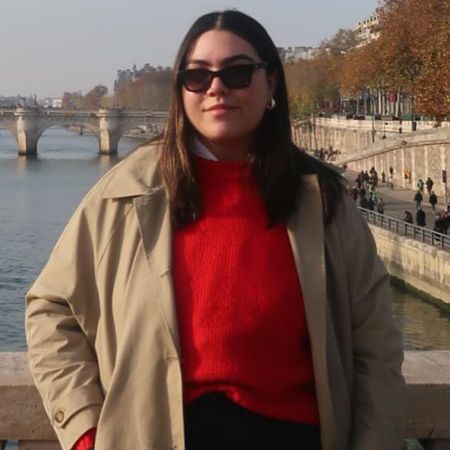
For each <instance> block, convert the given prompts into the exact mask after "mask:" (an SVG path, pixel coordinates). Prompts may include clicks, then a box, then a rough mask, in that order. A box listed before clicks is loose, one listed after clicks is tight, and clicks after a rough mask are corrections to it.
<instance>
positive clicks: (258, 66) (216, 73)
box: [177, 61, 268, 94]
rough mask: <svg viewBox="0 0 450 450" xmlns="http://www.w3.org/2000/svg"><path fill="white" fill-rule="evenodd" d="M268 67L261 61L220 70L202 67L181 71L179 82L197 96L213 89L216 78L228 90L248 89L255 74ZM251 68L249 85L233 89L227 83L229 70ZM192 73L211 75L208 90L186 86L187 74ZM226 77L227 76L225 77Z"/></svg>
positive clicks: (265, 62) (179, 72)
mask: <svg viewBox="0 0 450 450" xmlns="http://www.w3.org/2000/svg"><path fill="white" fill-rule="evenodd" d="M267 65H268V63H267V61H261V62H258V63H242V64H236V65H232V66H227V67H224V68H222V69H219V70H209V69H204V68H202V67H198V68H195V69H184V70H179V71H178V74H177V76H178V80H179V81H180V82H181V84H182V85H183V86H184V88H185V89H186V90H187V91H189V92H194V93H196V94H199V93H201V92H206V91H207V90H208V89H209V88H210V87H211V83H212V82H213V80H214V78H216V77H217V78H219V79H220V81H221V82H222V83H223V84H224V85H225V86H226V87H227V88H228V89H245V88H247V87H249V86H250V85H251V83H252V79H253V73H254V72H255V71H256V70H258V69H263V68H266V67H267ZM242 66H244V67H250V68H251V69H252V72H251V73H250V76H249V81H248V83H246V84H244V85H242V86H241V85H239V86H238V87H232V86H229V85H228V84H227V82H226V80H224V72H225V73H226V71H228V70H232V69H234V68H236V67H242ZM192 71H204V72H206V73H208V75H209V82H208V85H207V86H206V88H201V89H190V88H189V87H188V86H186V80H185V79H184V76H185V75H186V74H188V73H189V72H192ZM225 77H226V76H225Z"/></svg>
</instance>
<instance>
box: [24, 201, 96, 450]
mask: <svg viewBox="0 0 450 450" xmlns="http://www.w3.org/2000/svg"><path fill="white" fill-rule="evenodd" d="M90 222H92V220H91V221H90V220H89V214H88V213H87V212H86V208H85V207H84V206H83V204H82V205H80V207H79V208H78V209H77V211H76V212H75V214H74V215H73V217H72V219H71V220H70V222H69V224H68V225H67V227H66V229H65V230H64V232H63V234H62V235H61V237H60V239H59V241H58V242H57V244H56V246H55V248H54V249H53V251H52V253H51V255H50V258H49V261H48V263H47V264H46V266H45V267H44V269H43V271H42V272H41V274H40V275H39V277H38V278H37V280H36V281H35V283H34V284H33V286H32V287H31V288H30V290H29V292H28V293H27V295H26V313H25V315H26V317H25V331H26V338H27V344H28V355H29V360H30V367H31V372H32V375H33V378H34V381H35V384H36V387H37V389H38V391H39V393H40V394H41V396H42V399H43V403H44V407H45V409H46V412H47V414H48V416H49V418H50V422H51V424H52V426H53V428H54V430H55V432H56V434H57V436H58V439H59V441H60V443H61V445H62V447H63V449H64V450H69V449H71V448H72V446H73V445H74V443H75V442H76V441H77V439H78V438H79V437H80V436H81V435H82V434H83V433H84V432H85V431H86V430H88V429H90V428H93V427H95V426H96V425H97V422H98V418H99V415H100V411H101V407H102V403H103V398H104V396H103V391H102V388H101V385H100V381H99V370H98V364H97V358H96V354H95V351H94V342H95V333H96V324H97V321H98V316H99V307H98V295H97V289H96V280H95V260H96V253H97V249H96V247H95V244H94V242H96V239H95V232H94V230H93V226H92V225H90Z"/></svg>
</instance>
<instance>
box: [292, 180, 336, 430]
mask: <svg viewBox="0 0 450 450" xmlns="http://www.w3.org/2000/svg"><path fill="white" fill-rule="evenodd" d="M301 183H302V185H301V188H300V189H301V192H300V195H299V205H298V207H297V208H296V211H295V213H294V214H293V216H292V217H291V218H290V220H289V222H288V234H289V239H290V242H291V247H292V252H293V255H294V259H295V263H296V267H297V272H298V275H299V279H300V284H301V288H302V292H303V301H304V305H305V313H306V318H307V322H308V331H309V337H310V341H311V350H312V358H313V365H314V377H315V381H316V392H317V401H318V404H319V410H320V416H321V421H322V419H324V418H328V417H330V415H331V416H332V409H331V397H330V385H329V378H328V367H327V351H328V349H327V326H326V324H327V321H326V317H327V292H326V278H325V249H324V226H323V213H322V199H321V193H320V188H319V185H318V180H317V177H316V176H315V175H307V176H304V177H303V178H302V181H301Z"/></svg>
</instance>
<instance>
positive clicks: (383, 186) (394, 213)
mask: <svg viewBox="0 0 450 450" xmlns="http://www.w3.org/2000/svg"><path fill="white" fill-rule="evenodd" d="M356 176H357V172H355V171H349V170H347V171H346V172H345V177H346V179H347V180H348V182H349V186H350V187H352V186H353V184H354V181H355V178H356ZM378 176H379V178H380V180H381V176H380V174H378ZM380 180H379V181H378V187H377V191H378V194H379V197H382V198H383V199H384V201H385V203H386V206H385V210H384V213H385V215H387V216H391V217H394V218H395V219H399V220H403V218H404V217H405V210H408V211H410V212H411V214H412V215H413V218H414V223H416V205H415V203H414V194H415V193H416V191H417V189H406V188H403V187H400V186H394V188H393V189H391V188H390V187H389V186H388V185H387V183H381V182H380ZM423 197H424V201H423V202H422V209H423V210H424V211H425V214H426V228H429V229H430V230H432V229H433V225H434V217H435V214H434V213H433V212H432V210H431V205H430V203H429V202H428V193H427V192H426V189H425V191H424V194H423ZM445 208H446V205H445V203H444V198H442V196H441V197H438V204H437V205H436V212H443V211H444V210H445ZM375 210H376V209H375Z"/></svg>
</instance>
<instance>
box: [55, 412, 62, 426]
mask: <svg viewBox="0 0 450 450" xmlns="http://www.w3.org/2000/svg"><path fill="white" fill-rule="evenodd" d="M54 417H55V422H56V423H59V424H61V423H62V422H63V420H64V413H63V412H62V411H61V410H60V409H59V410H58V411H56V412H55V416H54Z"/></svg>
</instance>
